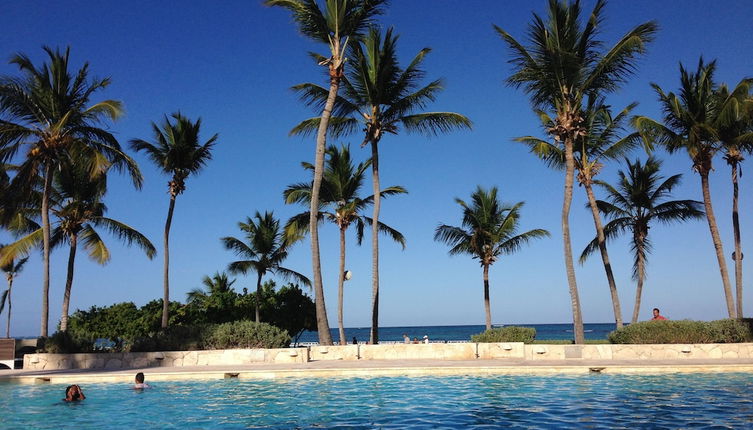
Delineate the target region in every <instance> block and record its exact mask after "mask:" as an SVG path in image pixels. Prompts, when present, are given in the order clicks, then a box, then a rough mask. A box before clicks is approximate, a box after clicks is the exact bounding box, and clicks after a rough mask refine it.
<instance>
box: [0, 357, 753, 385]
mask: <svg viewBox="0 0 753 430" xmlns="http://www.w3.org/2000/svg"><path fill="white" fill-rule="evenodd" d="M136 372H144V373H145V374H146V375H147V380H149V381H160V380H162V381H165V380H181V379H222V378H235V377H237V378H265V379H269V378H281V377H369V376H423V375H498V374H542V375H543V374H586V373H592V372H599V373H623V374H624V373H631V374H635V373H672V372H706V373H711V372H750V373H753V359H718V360H692V359H682V360H650V361H649V360H580V359H569V360H540V361H539V360H536V361H530V360H529V361H524V360H517V359H500V360H466V361H449V360H357V361H336V360H329V361H312V362H309V363H300V364H248V365H236V366H227V365H225V366H185V367H149V368H142V369H127V370H122V369H118V370H104V369H67V370H53V371H40V370H23V369H20V370H0V382H2V381H7V382H20V383H48V382H49V383H71V382H77V383H85V382H132V381H133V375H134V374H135V373H136Z"/></svg>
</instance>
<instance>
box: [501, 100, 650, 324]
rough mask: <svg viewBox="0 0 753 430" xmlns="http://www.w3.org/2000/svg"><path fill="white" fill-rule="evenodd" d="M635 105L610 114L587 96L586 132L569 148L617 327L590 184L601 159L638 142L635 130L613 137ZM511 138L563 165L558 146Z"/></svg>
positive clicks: (546, 122) (545, 119) (616, 303)
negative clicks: (586, 198) (586, 205)
mask: <svg viewBox="0 0 753 430" xmlns="http://www.w3.org/2000/svg"><path fill="white" fill-rule="evenodd" d="M635 106H637V103H632V104H630V105H628V106H627V107H626V108H625V109H623V110H622V111H620V112H619V113H618V114H617V116H614V117H613V116H612V113H611V110H610V107H609V106H607V105H605V104H604V101H603V100H602V99H596V98H594V97H589V100H588V103H587V107H586V109H585V110H584V112H583V117H584V121H583V127H584V129H585V131H586V132H585V134H583V135H581V136H578V137H577V138H576V139H575V142H574V147H573V158H574V163H575V170H577V172H578V183H579V184H580V185H581V186H583V187H584V188H585V190H586V195H587V196H588V206H589V207H590V209H591V215H592V216H593V219H594V226H595V227H596V237H597V238H598V243H599V251H600V253H601V260H602V263H603V265H604V271H605V273H606V276H607V282H608V284H609V292H610V294H611V296H612V307H613V309H614V318H615V323H616V326H617V328H622V326H623V324H622V309H621V306H620V298H619V295H618V294H617V285H616V282H615V280H614V274H613V272H612V264H611V263H610V261H609V254H608V252H607V245H606V239H605V237H604V227H603V224H602V222H601V216H600V215H599V209H598V207H597V205H596V197H595V196H594V192H593V184H594V180H595V176H596V175H598V174H599V172H600V171H601V169H602V167H604V163H605V162H607V161H610V160H614V159H616V158H618V157H620V156H622V155H624V154H625V153H626V152H628V151H630V150H631V149H633V148H634V147H635V146H636V145H637V144H638V143H639V140H638V138H637V137H638V136H637V133H632V134H630V135H628V136H627V137H625V138H623V139H617V135H618V134H619V133H620V132H621V131H623V130H624V127H623V126H624V123H625V120H626V119H627V118H628V115H630V112H631V111H632V110H633V109H634V108H635ZM537 113H538V115H539V117H540V119H541V121H542V124H543V126H544V129H547V130H548V129H550V128H551V127H553V126H554V125H555V123H554V121H553V120H552V118H551V117H549V115H547V113H546V112H543V111H540V110H539V111H538V112H537ZM514 140H515V141H517V142H521V143H523V144H525V145H526V146H528V147H529V148H530V150H531V152H532V153H533V154H535V155H536V156H537V157H539V158H541V159H542V160H544V161H545V162H546V163H547V164H548V165H549V166H551V167H555V168H557V169H562V168H564V167H565V154H564V151H563V150H562V148H560V147H559V146H558V145H555V144H552V143H551V142H548V141H546V140H544V139H540V138H537V137H533V136H525V137H518V138H515V139H514Z"/></svg>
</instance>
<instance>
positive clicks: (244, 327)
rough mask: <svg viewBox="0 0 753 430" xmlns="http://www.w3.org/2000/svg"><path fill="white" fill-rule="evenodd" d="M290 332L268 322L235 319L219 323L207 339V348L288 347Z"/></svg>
mask: <svg viewBox="0 0 753 430" xmlns="http://www.w3.org/2000/svg"><path fill="white" fill-rule="evenodd" d="M288 345H290V336H289V335H288V332H287V331H285V330H282V329H279V328H277V327H275V326H273V325H270V324H266V323H256V322H253V321H233V322H229V323H224V324H219V325H217V326H216V327H215V328H214V329H213V330H212V332H211V333H210V334H209V336H208V337H207V339H206V342H205V346H206V348H207V349H232V348H286V347H287V346H288Z"/></svg>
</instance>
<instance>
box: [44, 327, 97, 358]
mask: <svg viewBox="0 0 753 430" xmlns="http://www.w3.org/2000/svg"><path fill="white" fill-rule="evenodd" d="M37 350H38V351H39V352H43V353H49V354H76V353H79V352H92V351H94V338H93V337H91V336H88V335H85V334H83V333H77V334H75V335H72V334H71V333H69V332H67V331H56V332H55V333H53V334H52V336H50V337H46V338H45V337H42V338H40V339H39V341H38V348H37Z"/></svg>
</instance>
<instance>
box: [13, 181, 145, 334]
mask: <svg viewBox="0 0 753 430" xmlns="http://www.w3.org/2000/svg"><path fill="white" fill-rule="evenodd" d="M53 185H54V188H55V195H56V198H55V200H56V204H55V205H54V206H53V208H52V212H53V213H54V215H55V217H56V218H57V219H58V221H57V222H55V223H54V228H53V231H52V238H51V239H52V240H51V244H52V246H53V247H55V246H58V245H63V244H68V245H69V252H68V269H67V276H66V282H65V293H64V294H63V309H62V314H61V317H60V331H66V330H67V328H68V311H69V306H70V301H71V290H72V288H73V274H74V267H75V262H76V251H77V249H78V244H79V242H80V243H81V245H82V246H83V248H84V249H85V250H86V251H87V253H88V254H89V258H90V259H91V260H92V261H95V262H96V263H98V264H101V265H105V264H107V263H108V262H109V261H110V251H109V249H108V248H107V245H106V244H105V242H104V241H103V240H102V237H101V236H100V234H99V232H98V231H97V229H105V230H107V231H108V232H109V233H110V234H112V235H115V236H116V237H117V238H118V239H120V240H122V241H124V242H125V243H126V244H127V245H129V246H130V245H137V246H138V247H139V248H141V249H142V250H144V252H145V253H146V255H147V257H149V258H150V259H151V258H153V257H154V254H155V253H156V250H155V249H154V245H152V243H151V242H150V241H149V239H147V238H146V236H144V235H143V234H141V233H139V232H138V231H137V230H136V229H134V228H133V227H131V226H129V225H127V224H124V223H122V222H120V221H117V220H114V219H112V218H109V217H106V216H105V213H106V212H107V206H105V204H104V202H102V199H103V198H104V195H105V193H106V191H107V177H106V174H104V173H103V174H102V175H100V176H98V177H96V178H91V177H90V176H89V174H88V172H86V171H83V170H81V169H77V168H72V167H71V168H64V169H62V170H61V171H60V172H59V173H58V174H57V175H55V180H54V183H53ZM41 238H42V230H41V229H38V230H36V231H34V232H31V233H29V234H28V235H26V236H24V237H22V238H20V239H19V240H18V241H16V242H15V243H13V244H11V245H8V246H7V247H5V248H4V252H5V253H8V254H11V255H23V254H27V253H28V252H29V250H30V249H31V248H32V247H34V246H37V245H38V244H39V241H40V240H41Z"/></svg>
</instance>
